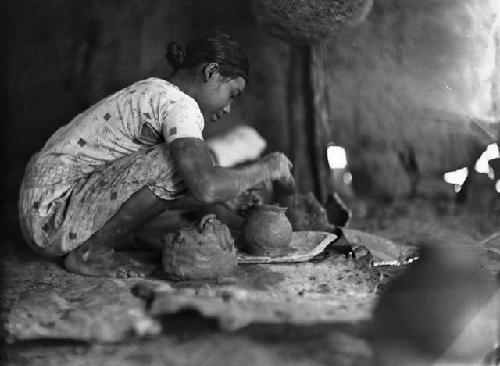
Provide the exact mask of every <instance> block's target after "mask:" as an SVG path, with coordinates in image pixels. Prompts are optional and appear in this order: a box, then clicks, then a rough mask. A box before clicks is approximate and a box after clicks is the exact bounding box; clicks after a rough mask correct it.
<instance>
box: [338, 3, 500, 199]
mask: <svg viewBox="0 0 500 366" xmlns="http://www.w3.org/2000/svg"><path fill="white" fill-rule="evenodd" d="M495 8H496V9H495ZM498 8H499V6H498V4H497V3H496V2H495V1H489V0H486V1H483V0H464V1H453V0H423V1H412V0H379V1H375V4H374V8H373V10H372V12H371V14H370V15H369V17H368V19H367V21H366V22H365V23H364V24H363V25H361V26H360V27H359V28H357V29H355V30H354V31H353V32H350V33H349V34H345V35H342V36H339V37H337V38H336V39H334V40H332V41H331V42H330V44H329V47H330V84H331V87H330V96H331V98H330V103H331V106H330V110H331V118H332V127H333V130H334V138H335V142H336V143H338V144H340V145H344V146H346V147H347V148H348V152H349V158H350V162H351V164H352V169H353V170H354V181H353V183H354V184H355V185H356V181H358V182H359V181H361V182H366V181H370V182H372V183H373V184H372V185H371V186H370V185H367V184H364V188H365V189H366V190H367V191H368V192H367V193H372V194H386V195H389V196H402V195H406V194H408V193H409V191H410V187H411V179H413V178H414V177H415V176H417V175H420V177H421V178H422V179H425V178H436V177H439V178H440V177H441V176H442V173H443V172H445V171H449V170H454V169H458V168H461V167H464V166H466V165H468V164H470V162H471V159H473V158H474V157H475V158H476V159H477V156H476V155H477V151H478V150H479V151H481V150H482V147H483V146H484V145H485V144H487V143H491V142H492V141H491V138H488V137H487V135H486V134H484V133H482V132H481V131H480V129H479V128H478V127H477V125H476V123H475V122H474V121H475V120H477V119H479V120H481V121H480V122H483V121H482V120H492V119H494V118H495V117H498V101H497V100H498V96H499V94H498V88H497V85H498V75H499V73H498V70H499V69H498V65H497V66H496V70H497V71H496V72H495V62H497V63H498V61H495V32H494V29H495V26H494V22H495V13H496V12H497V11H498ZM490 130H491V131H493V132H494V133H495V128H490ZM356 177H358V179H356ZM357 188H358V191H359V190H363V189H364V188H363V187H362V186H358V187H357Z"/></svg>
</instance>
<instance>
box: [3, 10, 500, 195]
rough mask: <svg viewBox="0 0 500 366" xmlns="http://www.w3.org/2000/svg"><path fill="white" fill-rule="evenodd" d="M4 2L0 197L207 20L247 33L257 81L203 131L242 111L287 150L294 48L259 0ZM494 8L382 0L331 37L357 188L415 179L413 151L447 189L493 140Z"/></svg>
mask: <svg viewBox="0 0 500 366" xmlns="http://www.w3.org/2000/svg"><path fill="white" fill-rule="evenodd" d="M0 4H1V7H2V9H1V13H2V15H1V19H2V20H1V32H2V39H3V42H2V56H1V57H0V62H1V63H2V64H1V69H2V76H1V78H2V94H1V98H2V104H3V108H2V116H1V126H2V141H1V146H2V158H3V159H2V160H3V162H2V163H3V172H4V174H3V175H2V180H1V190H2V197H3V200H4V201H8V202H15V199H16V197H17V189H18V185H19V182H20V180H21V178H22V175H23V171H24V166H25V164H26V162H27V160H28V159H29V157H30V156H31V155H32V154H33V153H34V152H35V151H37V150H39V149H40V148H41V147H42V146H43V144H44V142H45V141H46V139H47V138H48V137H49V136H50V135H51V134H52V133H53V132H54V131H55V130H56V129H57V128H58V127H60V126H61V125H63V124H66V123H68V122H69V121H70V120H71V118H72V117H73V116H75V115H76V114H77V113H79V112H80V111H82V110H83V109H85V108H86V107H88V106H89V105H91V104H92V103H94V102H96V101H98V100H99V99H101V98H102V97H104V96H106V95H108V94H110V93H112V92H114V91H116V90H118V89H120V88H122V87H124V86H126V85H128V84H130V83H132V82H134V81H136V80H138V79H141V78H144V77H146V76H151V75H156V76H162V75H165V74H166V73H168V72H169V69H168V66H166V64H165V62H164V60H163V59H164V51H165V45H166V43H167V42H168V41H171V40H179V41H187V40H189V39H190V38H192V37H194V36H196V35H198V34H199V33H200V32H201V31H202V30H206V29H211V28H217V29H221V30H223V31H226V32H228V33H230V34H231V35H232V36H233V37H234V38H235V39H236V40H238V41H239V42H240V43H241V45H242V46H243V48H244V49H245V50H246V52H247V54H248V56H249V58H250V62H251V80H250V85H249V87H248V89H247V91H246V93H245V95H244V97H243V98H241V100H239V101H238V103H236V105H235V106H234V110H233V113H232V114H231V116H230V117H229V118H227V120H226V121H223V122H221V123H220V124H218V125H215V126H211V127H210V128H209V129H208V130H207V131H206V133H207V135H210V134H213V133H217V132H220V131H221V130H224V129H226V128H227V127H228V126H229V125H232V124H238V123H245V124H249V125H252V126H254V127H255V128H257V130H258V131H259V132H260V133H261V134H262V135H263V136H264V138H265V139H266V140H267V141H268V144H269V150H280V151H284V152H289V151H290V149H291V148H292V147H291V146H290V140H289V134H288V130H287V126H288V120H289V117H288V115H287V113H288V112H287V111H288V107H287V96H288V72H289V70H288V67H289V63H290V62H289V60H290V46H289V44H287V43H286V42H284V41H281V40H279V39H275V38H272V37H271V36H269V34H268V32H266V30H265V29H264V28H263V27H262V26H260V25H259V23H258V22H257V19H256V14H255V11H254V7H253V5H252V2H251V1H247V0H204V1H201V0H199V1H197V0H161V1H160V0H128V1H119V0H105V1H97V0H85V1H84V0H47V1H43V2H41V1H37V0H10V1H9V0H1V1H0ZM494 6H497V7H498V5H495V1H493V0H491V1H490V0H484V1H483V0H464V1H453V0H424V1H414V0H375V5H374V8H373V10H372V12H371V13H370V15H369V16H368V19H367V21H366V22H364V23H363V24H362V25H361V26H359V27H358V28H356V29H354V30H352V31H350V32H347V33H346V34H341V35H338V36H337V37H335V38H333V39H331V40H330V41H329V42H328V65H327V82H328V87H329V96H330V99H329V115H330V117H329V118H330V123H331V127H332V130H333V136H334V137H333V138H334V141H333V142H335V143H337V144H340V145H342V146H345V147H346V148H347V151H348V158H349V163H350V166H351V169H352V171H353V176H354V183H355V188H356V190H357V191H358V193H359V194H366V195H371V196H375V197H376V196H388V197H391V198H398V197H404V196H405V195H407V194H408V193H409V191H410V189H411V187H410V177H409V176H408V171H407V169H405V166H404V164H403V163H402V161H401V156H405V155H408V154H410V155H413V156H414V158H415V160H416V166H417V167H418V170H419V173H420V175H421V177H422V180H423V182H422V184H421V187H423V188H422V189H423V190H425V192H427V193H429V191H430V192H431V193H432V192H433V190H436V191H442V190H443V189H444V190H447V192H448V191H449V192H450V193H453V188H452V187H449V186H444V187H445V188H440V187H441V186H440V184H441V182H442V173H443V172H445V171H449V170H453V169H458V168H461V167H463V166H466V165H467V164H470V162H471V159H472V156H475V155H474V154H476V153H477V151H478V149H482V148H483V147H484V146H485V145H486V144H488V143H490V142H492V141H489V140H488V139H485V138H484V136H483V135H481V133H478V132H477V130H476V129H474V128H473V127H472V128H471V127H470V126H471V125H470V121H471V120H473V119H476V118H480V119H490V120H493V119H495V116H496V115H497V114H498V112H497V102H496V101H497V100H498V85H499V79H500V77H499V72H498V61H497V58H496V55H497V54H498V52H497V47H496V43H495V42H497V41H498V32H495V31H493V23H494V21H495V17H494ZM497 43H498V42H497ZM426 180H428V181H429V182H430V184H427V186H429V185H430V186H431V187H432V188H431V189H430V190H429V189H427V188H425V187H426V183H425V181H426ZM360 182H362V184H361V183H360ZM356 183H358V184H356Z"/></svg>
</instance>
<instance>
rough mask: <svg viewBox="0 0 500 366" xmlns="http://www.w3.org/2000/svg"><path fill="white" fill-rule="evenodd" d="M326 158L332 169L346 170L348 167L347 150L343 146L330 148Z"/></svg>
mask: <svg viewBox="0 0 500 366" xmlns="http://www.w3.org/2000/svg"><path fill="white" fill-rule="evenodd" d="M326 157H327V159H328V165H329V166H330V169H344V168H345V167H346V166H347V155H346V152H345V149H344V148H343V147H341V146H334V145H330V146H328V148H327V149H326Z"/></svg>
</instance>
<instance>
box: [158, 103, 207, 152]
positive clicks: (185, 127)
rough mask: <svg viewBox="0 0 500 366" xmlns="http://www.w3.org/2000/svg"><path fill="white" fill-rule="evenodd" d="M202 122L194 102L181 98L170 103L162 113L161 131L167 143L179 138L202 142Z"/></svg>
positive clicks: (198, 109)
mask: <svg viewBox="0 0 500 366" xmlns="http://www.w3.org/2000/svg"><path fill="white" fill-rule="evenodd" d="M203 127H204V121H203V115H202V114H201V111H200V108H199V107H198V104H197V103H196V101H194V100H192V99H188V98H181V99H179V100H177V101H172V102H171V104H170V105H169V106H168V108H166V109H165V111H164V113H162V120H161V129H162V133H163V137H164V139H165V141H166V142H167V143H170V142H172V141H173V140H175V139H177V138H181V137H193V138H197V139H201V140H203V135H202V131H203Z"/></svg>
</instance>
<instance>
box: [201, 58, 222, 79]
mask: <svg viewBox="0 0 500 366" xmlns="http://www.w3.org/2000/svg"><path fill="white" fill-rule="evenodd" d="M216 74H219V64H218V63H216V62H211V63H209V64H207V66H205V68H204V69H203V81H208V80H210V78H211V77H213V76H214V75H216Z"/></svg>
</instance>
